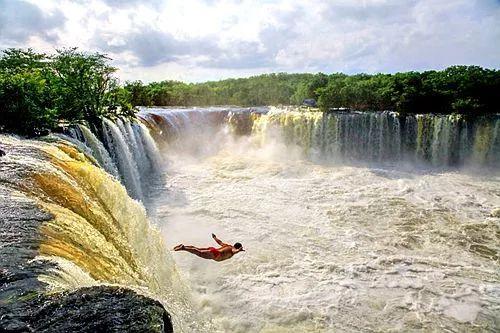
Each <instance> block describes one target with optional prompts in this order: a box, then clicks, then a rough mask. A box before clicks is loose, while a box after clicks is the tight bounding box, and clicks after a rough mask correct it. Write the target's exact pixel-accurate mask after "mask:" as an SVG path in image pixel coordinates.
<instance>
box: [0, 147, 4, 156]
mask: <svg viewBox="0 0 500 333" xmlns="http://www.w3.org/2000/svg"><path fill="white" fill-rule="evenodd" d="M2 156H5V152H4V151H3V150H2V149H0V157H2Z"/></svg>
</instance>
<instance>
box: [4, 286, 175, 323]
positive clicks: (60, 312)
mask: <svg viewBox="0 0 500 333" xmlns="http://www.w3.org/2000/svg"><path fill="white" fill-rule="evenodd" d="M18 302H19V303H18V304H17V309H16V308H14V307H12V310H15V311H13V312H12V313H9V314H4V316H3V318H2V320H1V321H0V326H1V328H2V332H30V331H31V332H173V328H172V323H171V320H170V316H169V314H168V313H167V312H166V311H165V309H164V308H163V306H162V305H161V303H160V302H158V301H155V300H153V299H150V298H148V297H145V296H142V295H139V294H137V293H135V292H134V291H132V290H130V289H126V288H120V287H114V286H97V287H87V288H81V289H78V290H76V291H73V292H64V293H59V294H56V295H51V296H38V297H35V298H34V299H31V300H30V299H28V300H26V301H24V302H23V301H22V300H18Z"/></svg>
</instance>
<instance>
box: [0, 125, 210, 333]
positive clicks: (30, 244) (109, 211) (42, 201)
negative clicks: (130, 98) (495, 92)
mask: <svg viewBox="0 0 500 333" xmlns="http://www.w3.org/2000/svg"><path fill="white" fill-rule="evenodd" d="M105 124H106V130H107V131H109V134H108V135H109V136H110V140H113V143H114V144H115V145H117V146H116V147H117V148H116V151H115V153H118V154H127V156H126V157H127V158H129V159H130V161H131V160H132V159H131V158H132V157H131V155H132V153H131V152H130V151H129V150H126V149H125V145H126V142H125V139H124V138H123V134H122V132H121V131H120V130H119V128H118V126H117V125H115V124H114V123H112V122H111V121H109V120H106V121H105ZM122 125H123V124H122ZM136 125H137V124H136ZM134 126H135V125H134ZM137 126H139V125H137ZM139 127H140V126H139ZM80 130H81V128H80ZM139 131H140V130H139ZM143 135H144V133H143ZM0 143H1V145H2V147H5V149H8V151H9V155H8V158H4V159H2V161H1V165H0V166H1V167H2V170H3V172H1V173H0V198H1V201H2V204H7V205H10V206H8V207H10V208H9V209H10V210H13V212H17V213H16V214H17V215H18V220H19V221H18V222H16V223H17V224H20V225H22V226H23V228H19V227H18V228H19V230H20V231H23V232H24V233H26V236H24V237H26V238H25V239H24V238H23V239H21V240H20V241H18V242H17V243H16V244H17V245H16V249H18V248H19V250H18V251H16V253H12V254H11V257H9V258H8V260H10V261H12V262H14V261H13V260H18V259H19V260H21V261H22V260H28V259H29V260H28V261H27V262H24V261H22V262H23V263H22V265H21V264H19V265H21V267H24V268H23V270H24V272H23V273H22V274H18V275H15V276H13V278H14V277H15V278H17V279H21V280H19V281H17V282H16V286H17V287H16V288H21V287H20V286H23V288H26V289H23V290H24V291H23V292H24V293H33V292H37V293H41V294H43V295H44V294H45V293H50V294H55V293H58V292H62V291H67V290H74V289H77V288H81V287H94V286H101V285H108V284H114V285H119V286H126V287H127V288H131V289H133V290H135V291H136V292H138V293H140V294H142V295H146V296H147V297H152V298H154V299H157V300H160V301H161V302H162V303H163V305H164V307H165V308H166V309H167V311H168V312H169V313H170V314H171V315H172V317H173V318H172V319H173V322H174V326H175V327H176V331H179V332H191V331H203V330H206V329H207V328H205V329H203V328H202V327H200V326H199V325H201V324H198V323H197V319H196V314H195V313H194V312H193V310H192V307H191V305H190V301H189V292H188V290H187V289H186V287H185V286H184V284H183V283H182V281H181V279H180V278H179V276H178V274H177V271H176V269H175V263H174V260H173V258H172V257H171V256H170V254H169V253H168V251H167V249H166V248H165V246H164V244H163V239H162V236H161V235H160V233H159V232H158V231H157V230H156V229H154V228H153V227H152V226H151V225H150V223H149V221H148V219H147V216H146V211H145V209H144V207H143V206H142V205H141V204H140V203H139V202H137V201H135V200H133V199H131V198H130V197H129V196H128V194H127V191H126V189H125V188H124V187H123V185H122V184H120V182H119V181H118V179H116V178H115V177H112V176H111V175H110V174H108V173H107V172H106V171H105V170H104V169H102V168H100V167H99V166H97V165H96V164H95V163H94V162H92V161H91V160H90V159H89V157H91V156H87V155H84V154H81V152H80V151H79V150H78V149H77V148H75V146H73V145H71V143H70V142H68V141H66V140H65V139H57V140H50V141H49V142H44V141H31V140H26V139H17V138H14V137H6V136H0ZM141 144H142V143H141ZM119 145H123V146H119ZM137 147H139V144H138V145H137ZM149 149H151V147H149ZM26 152H29V154H26ZM123 163H126V162H125V161H123ZM127 163H128V162H127ZM132 166H133V163H129V165H127V167H132ZM0 221H1V218H0ZM2 223H5V221H4V222H2ZM28 226H29V227H28ZM4 232H8V229H7V230H4ZM20 234H21V235H22V233H20ZM7 235H8V233H7V234H3V236H7ZM24 247H26V248H24ZM31 249H34V250H33V251H32V250H31ZM30 253H33V254H32V256H36V257H31V258H30V257H28V258H26V259H25V256H26V254H30ZM17 256H19V257H17ZM4 259H5V258H3V257H2V260H4ZM10 261H9V262H10ZM7 267H10V266H7ZM12 267H14V268H15V267H17V266H16V265H14V266H12ZM22 279H25V280H22ZM33 280H35V281H38V282H37V283H34V282H32V281H33ZM40 283H41V284H42V285H40ZM33 288H34V289H33ZM40 288H41V289H40ZM20 295H22V294H20ZM19 302H23V301H22V300H21V299H20V300H19ZM19 304H23V303H19ZM61 311H64V309H62V310H61ZM102 311H113V308H112V306H111V305H110V306H109V307H107V308H105V309H103V310H102ZM15 313H16V310H13V314H14V315H15ZM89 319H90V318H89Z"/></svg>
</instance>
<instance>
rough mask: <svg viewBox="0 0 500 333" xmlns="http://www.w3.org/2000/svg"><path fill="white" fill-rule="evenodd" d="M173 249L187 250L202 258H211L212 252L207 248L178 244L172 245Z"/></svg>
mask: <svg viewBox="0 0 500 333" xmlns="http://www.w3.org/2000/svg"><path fill="white" fill-rule="evenodd" d="M174 250H175V251H187V252H189V253H192V254H195V255H197V256H198V257H201V258H203V259H213V254H212V252H210V251H208V248H197V247H195V246H190V245H182V244H179V245H177V246H176V247H174Z"/></svg>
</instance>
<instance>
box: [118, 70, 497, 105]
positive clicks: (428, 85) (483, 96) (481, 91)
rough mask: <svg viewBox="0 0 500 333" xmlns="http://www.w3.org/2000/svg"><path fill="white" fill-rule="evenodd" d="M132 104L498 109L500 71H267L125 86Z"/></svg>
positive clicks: (132, 83) (137, 82) (136, 82)
mask: <svg viewBox="0 0 500 333" xmlns="http://www.w3.org/2000/svg"><path fill="white" fill-rule="evenodd" d="M124 88H125V90H127V91H129V93H130V95H131V104H132V105H142V106H169V105H170V106H172V105H178V106H193V105H200V106H203V105H241V106H258V105H277V104H292V105H300V104H301V103H302V101H303V100H304V99H310V98H313V99H316V100H317V101H318V105H319V106H320V108H321V109H323V110H328V109H331V108H350V109H354V110H361V111H382V110H393V111H398V112H401V113H464V114H479V113H496V112H499V111H500V110H499V109H500V108H499V104H498V102H497V99H496V98H495V92H496V91H500V71H498V70H493V69H484V68H481V67H478V66H452V67H449V68H447V69H445V70H442V71H426V72H422V73H419V72H404V73H396V74H374V75H368V74H356V75H345V74H342V73H334V74H330V75H327V74H323V73H318V74H286V73H278V74H264V75H259V76H254V77H250V78H244V79H227V80H221V81H216V82H204V83H190V84H187V83H183V82H177V81H161V82H152V83H149V84H143V83H142V82H141V81H134V82H128V83H126V84H125V86H124Z"/></svg>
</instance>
